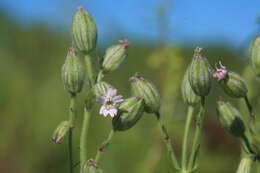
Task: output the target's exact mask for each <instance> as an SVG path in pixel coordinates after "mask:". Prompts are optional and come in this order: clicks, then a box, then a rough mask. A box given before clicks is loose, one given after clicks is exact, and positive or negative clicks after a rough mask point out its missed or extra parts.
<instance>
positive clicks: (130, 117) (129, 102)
mask: <svg viewBox="0 0 260 173" xmlns="http://www.w3.org/2000/svg"><path fill="white" fill-rule="evenodd" d="M143 113H144V100H143V98H141V97H131V98H128V99H126V100H125V101H124V102H123V103H122V104H121V105H120V107H119V115H118V116H115V117H114V118H113V121H112V125H113V128H114V130H117V131H124V130H128V129H130V128H131V127H133V126H134V125H135V124H136V123H137V122H138V120H140V118H141V117H142V115H143Z"/></svg>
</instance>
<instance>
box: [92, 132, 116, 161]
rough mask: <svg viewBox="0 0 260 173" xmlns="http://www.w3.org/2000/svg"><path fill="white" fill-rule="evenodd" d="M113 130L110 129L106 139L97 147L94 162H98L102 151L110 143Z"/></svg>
mask: <svg viewBox="0 0 260 173" xmlns="http://www.w3.org/2000/svg"><path fill="white" fill-rule="evenodd" d="M114 133H115V131H114V130H113V129H112V130H111V131H110V132H109V134H108V137H107V139H106V140H105V141H104V142H103V143H102V144H101V146H100V147H99V148H98V151H97V154H96V157H95V161H96V163H98V162H99V160H100V158H101V155H102V154H103V153H104V151H105V150H106V148H107V147H108V146H109V144H110V143H111V140H112V138H113V136H114Z"/></svg>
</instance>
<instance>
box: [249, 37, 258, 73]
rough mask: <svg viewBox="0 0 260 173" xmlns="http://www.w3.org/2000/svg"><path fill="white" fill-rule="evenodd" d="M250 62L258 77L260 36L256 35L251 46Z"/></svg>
mask: <svg viewBox="0 0 260 173" xmlns="http://www.w3.org/2000/svg"><path fill="white" fill-rule="evenodd" d="M250 53H251V63H252V66H253V69H254V71H255V73H256V75H257V76H258V77H260V36H259V35H258V36H257V37H256V38H255V40H254V41H253V43H252V46H251V52H250Z"/></svg>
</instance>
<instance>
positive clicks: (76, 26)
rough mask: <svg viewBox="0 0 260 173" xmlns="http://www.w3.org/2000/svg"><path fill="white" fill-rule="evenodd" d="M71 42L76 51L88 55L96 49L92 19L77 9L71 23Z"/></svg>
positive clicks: (95, 36) (94, 27) (94, 25)
mask: <svg viewBox="0 0 260 173" xmlns="http://www.w3.org/2000/svg"><path fill="white" fill-rule="evenodd" d="M72 40H73V45H74V46H75V48H77V50H79V51H82V52H85V53H89V52H91V51H92V50H94V49H95V47H96V42H97V27H96V24H95V21H94V19H93V17H92V16H91V15H90V14H89V13H88V12H87V11H86V10H84V9H83V8H79V9H78V11H77V12H76V14H75V16H74V17H73V21H72Z"/></svg>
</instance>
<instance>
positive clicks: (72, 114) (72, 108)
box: [68, 94, 76, 173]
mask: <svg viewBox="0 0 260 173" xmlns="http://www.w3.org/2000/svg"><path fill="white" fill-rule="evenodd" d="M75 98H76V95H75V94H71V97H70V107H69V123H70V129H69V134H68V157H69V170H70V173H73V149H72V148H73V147H72V129H73V128H74V120H75V116H76V115H75V112H76V111H75Z"/></svg>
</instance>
